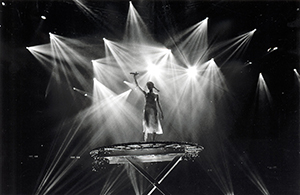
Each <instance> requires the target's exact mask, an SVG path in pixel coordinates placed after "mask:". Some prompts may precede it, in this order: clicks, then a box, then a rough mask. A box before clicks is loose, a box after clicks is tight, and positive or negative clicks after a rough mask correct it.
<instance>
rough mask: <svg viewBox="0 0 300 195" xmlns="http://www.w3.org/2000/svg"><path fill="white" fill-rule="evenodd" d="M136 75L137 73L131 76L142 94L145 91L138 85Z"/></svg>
mask: <svg viewBox="0 0 300 195" xmlns="http://www.w3.org/2000/svg"><path fill="white" fill-rule="evenodd" d="M136 75H137V74H133V78H134V82H135V84H136V86H137V87H138V88H139V89H140V90H141V92H143V93H144V94H146V92H145V91H144V90H143V89H142V88H141V87H140V85H139V83H138V82H137V80H136Z"/></svg>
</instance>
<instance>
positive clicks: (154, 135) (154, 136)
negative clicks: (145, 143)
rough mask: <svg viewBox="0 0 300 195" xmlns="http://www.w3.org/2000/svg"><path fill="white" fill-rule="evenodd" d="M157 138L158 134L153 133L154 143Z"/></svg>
mask: <svg viewBox="0 0 300 195" xmlns="http://www.w3.org/2000/svg"><path fill="white" fill-rule="evenodd" d="M155 138H156V133H155V132H153V137H152V139H153V141H154V142H155Z"/></svg>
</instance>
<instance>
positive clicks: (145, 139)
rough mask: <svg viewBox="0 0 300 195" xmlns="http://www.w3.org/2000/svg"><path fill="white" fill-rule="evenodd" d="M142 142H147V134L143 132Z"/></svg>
mask: <svg viewBox="0 0 300 195" xmlns="http://www.w3.org/2000/svg"><path fill="white" fill-rule="evenodd" d="M143 134H144V141H145V142H146V141H147V138H148V133H147V132H144V133H143Z"/></svg>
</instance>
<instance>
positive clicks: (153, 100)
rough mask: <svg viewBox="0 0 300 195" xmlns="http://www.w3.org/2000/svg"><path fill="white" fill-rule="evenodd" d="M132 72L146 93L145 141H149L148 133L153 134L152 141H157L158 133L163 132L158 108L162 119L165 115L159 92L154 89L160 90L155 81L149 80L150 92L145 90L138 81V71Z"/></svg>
mask: <svg viewBox="0 0 300 195" xmlns="http://www.w3.org/2000/svg"><path fill="white" fill-rule="evenodd" d="M131 74H133V77H134V81H135V83H136V85H137V87H138V88H139V89H140V91H142V92H143V94H144V95H145V107H144V119H143V134H144V141H147V139H148V134H152V141H155V138H156V134H163V130H162V127H161V124H160V120H159V119H158V110H157V108H158V109H159V112H160V119H161V120H162V119H163V118H164V115H163V111H162V109H161V105H160V102H159V96H158V94H157V93H154V92H153V89H155V90H156V91H157V92H159V90H158V89H157V88H156V87H155V86H154V83H153V82H151V81H149V82H147V88H148V90H149V92H146V91H144V90H143V89H142V88H141V87H140V86H139V84H138V82H137V79H136V76H137V75H138V73H131Z"/></svg>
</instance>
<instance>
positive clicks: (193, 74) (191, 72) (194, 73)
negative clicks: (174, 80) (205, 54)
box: [186, 66, 197, 78]
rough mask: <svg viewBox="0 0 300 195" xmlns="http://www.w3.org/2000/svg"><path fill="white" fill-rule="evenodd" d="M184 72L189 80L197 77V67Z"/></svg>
mask: <svg viewBox="0 0 300 195" xmlns="http://www.w3.org/2000/svg"><path fill="white" fill-rule="evenodd" d="M186 72H187V74H188V76H189V77H190V78H195V77H196V76H197V67H195V66H190V67H189V68H188V69H187V70H186Z"/></svg>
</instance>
